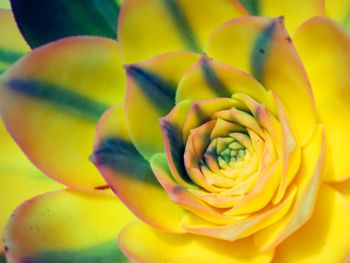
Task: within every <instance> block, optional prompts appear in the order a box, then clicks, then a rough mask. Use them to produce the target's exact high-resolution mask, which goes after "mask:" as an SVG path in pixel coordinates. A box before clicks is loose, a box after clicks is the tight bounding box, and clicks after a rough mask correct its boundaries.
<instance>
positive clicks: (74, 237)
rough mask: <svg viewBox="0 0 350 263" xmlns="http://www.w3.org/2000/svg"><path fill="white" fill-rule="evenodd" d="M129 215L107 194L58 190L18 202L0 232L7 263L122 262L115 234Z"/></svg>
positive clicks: (130, 216)
mask: <svg viewBox="0 0 350 263" xmlns="http://www.w3.org/2000/svg"><path fill="white" fill-rule="evenodd" d="M132 219H134V216H133V215H132V214H131V213H130V212H129V211H128V210H127V209H126V208H125V206H124V205H123V204H122V203H121V202H120V201H119V200H118V199H117V198H116V197H115V196H113V195H112V194H111V193H109V192H107V193H106V192H102V191H94V192H90V193H86V192H85V193H84V192H78V191H73V190H62V191H57V192H52V193H48V194H44V195H41V196H38V197H35V198H33V199H31V200H29V201H27V202H25V203H24V204H22V205H21V206H19V207H18V208H17V209H16V211H15V212H14V214H13V215H12V217H11V219H10V221H9V223H8V225H7V227H6V231H5V235H4V242H5V247H6V257H7V260H8V261H9V262H11V263H21V262H36V263H44V262H50V263H72V262H74V263H90V262H91V263H93V262H101V263H119V262H125V261H126V260H125V257H124V256H123V255H122V253H121V252H120V250H119V248H118V246H117V244H116V241H115V237H116V236H117V235H118V233H119V231H120V229H121V228H122V227H123V226H124V225H125V224H127V223H128V222H129V221H130V220H132Z"/></svg>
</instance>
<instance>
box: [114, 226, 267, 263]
mask: <svg viewBox="0 0 350 263" xmlns="http://www.w3.org/2000/svg"><path fill="white" fill-rule="evenodd" d="M119 245H120V248H121V249H122V251H123V252H124V253H125V254H126V255H127V256H128V258H129V259H130V260H131V261H132V262H138V263H141V262H145V263H146V262H154V263H183V262H191V263H212V262H220V263H241V262H245V263H263V262H270V261H271V259H272V257H273V251H269V252H266V253H259V252H257V251H256V250H255V248H254V245H253V242H252V240H251V239H248V238H246V239H242V240H239V241H236V242H228V241H221V240H217V239H212V238H206V237H200V236H196V235H190V234H169V233H166V232H161V231H159V230H155V229H152V228H150V227H149V226H147V225H145V224H143V223H139V222H135V223H131V224H129V225H128V226H127V227H126V228H125V229H124V230H123V231H122V232H121V234H120V236H119Z"/></svg>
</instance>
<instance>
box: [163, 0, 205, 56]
mask: <svg viewBox="0 0 350 263" xmlns="http://www.w3.org/2000/svg"><path fill="white" fill-rule="evenodd" d="M164 3H165V6H166V7H167V9H168V12H169V13H170V15H171V17H172V19H173V21H174V22H175V24H176V27H177V28H178V31H179V33H180V34H181V37H182V39H183V41H184V43H185V45H186V47H187V48H188V49H189V50H190V51H194V52H200V51H201V48H200V46H199V43H198V41H197V39H196V37H195V35H194V33H193V31H192V29H191V25H190V24H189V22H188V20H187V18H186V15H185V14H184V12H183V10H182V9H181V6H179V3H178V2H177V1H176V0H165V1H164Z"/></svg>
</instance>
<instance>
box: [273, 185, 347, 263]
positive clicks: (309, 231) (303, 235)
mask: <svg viewBox="0 0 350 263" xmlns="http://www.w3.org/2000/svg"><path fill="white" fill-rule="evenodd" d="M349 220H350V206H349V202H348V201H347V200H345V198H344V197H343V196H342V195H341V194H340V193H339V192H337V191H335V190H334V189H332V188H331V187H329V186H326V185H324V186H322V187H321V189H320V193H319V197H318V198H317V203H316V207H315V210H314V212H313V214H312V217H311V218H310V220H309V221H308V222H307V223H306V224H305V225H304V226H303V227H302V228H301V229H300V230H298V231H297V232H296V233H295V234H294V235H292V236H291V237H290V238H288V239H286V240H285V241H284V242H283V243H282V244H281V245H280V246H279V247H278V248H277V250H276V255H275V257H274V262H286V263H288V262H305V263H306V262H310V263H311V262H348V261H349V257H350V252H349V251H350V245H349V244H350V241H349V235H348V234H347V231H344V230H345V229H346V228H347V227H348V224H349Z"/></svg>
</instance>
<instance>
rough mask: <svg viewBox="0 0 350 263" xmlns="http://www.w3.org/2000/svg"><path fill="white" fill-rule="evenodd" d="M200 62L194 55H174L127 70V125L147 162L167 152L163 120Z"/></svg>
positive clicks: (135, 65)
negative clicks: (185, 76)
mask: <svg viewBox="0 0 350 263" xmlns="http://www.w3.org/2000/svg"><path fill="white" fill-rule="evenodd" d="M197 58H198V55H196V54H194V53H189V52H173V53H167V54H163V55H160V56H157V57H155V58H152V59H150V60H147V61H145V62H142V63H137V64H131V65H127V66H125V70H126V73H127V76H128V82H127V92H126V97H125V112H126V115H127V119H126V121H127V125H128V128H129V131H130V136H131V139H132V141H133V143H134V144H135V146H136V148H137V149H138V150H139V152H140V153H141V154H142V155H143V156H144V157H145V158H146V159H149V158H150V157H151V156H152V155H153V154H155V153H157V152H160V151H162V150H163V139H162V134H161V130H160V126H159V118H161V117H163V116H165V115H166V114H167V113H168V112H169V111H170V109H171V108H172V107H173V106H174V105H175V94H176V89H177V86H178V83H179V81H180V78H181V77H182V75H183V74H184V73H185V72H186V70H187V69H188V68H189V67H190V66H191V65H192V64H193V63H194V62H195V61H196V59H197ZM140 116H142V117H141V118H140Z"/></svg>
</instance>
